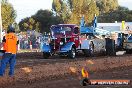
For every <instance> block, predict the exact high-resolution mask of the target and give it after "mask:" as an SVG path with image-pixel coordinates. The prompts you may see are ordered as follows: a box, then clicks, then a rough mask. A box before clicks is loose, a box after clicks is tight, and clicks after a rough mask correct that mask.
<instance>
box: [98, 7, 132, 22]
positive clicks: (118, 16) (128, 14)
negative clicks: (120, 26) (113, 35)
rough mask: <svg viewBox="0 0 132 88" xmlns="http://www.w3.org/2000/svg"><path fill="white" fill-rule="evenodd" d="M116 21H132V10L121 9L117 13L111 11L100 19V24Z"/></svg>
mask: <svg viewBox="0 0 132 88" xmlns="http://www.w3.org/2000/svg"><path fill="white" fill-rule="evenodd" d="M115 21H119V22H121V21H126V22H131V21H132V10H129V9H128V8H126V7H119V8H118V9H117V10H115V11H111V12H108V13H105V14H102V15H100V16H99V17H98V22H103V23H104V22H106V23H108V22H115Z"/></svg>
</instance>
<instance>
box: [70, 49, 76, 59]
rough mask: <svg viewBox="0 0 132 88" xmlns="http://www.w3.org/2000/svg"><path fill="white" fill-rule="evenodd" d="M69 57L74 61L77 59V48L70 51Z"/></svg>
mask: <svg viewBox="0 0 132 88" xmlns="http://www.w3.org/2000/svg"><path fill="white" fill-rule="evenodd" d="M68 56H69V57H70V58H72V59H74V58H75V57H76V50H75V48H72V49H71V50H70V51H69V54H68Z"/></svg>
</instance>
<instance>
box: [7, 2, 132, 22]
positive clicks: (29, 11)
mask: <svg viewBox="0 0 132 88" xmlns="http://www.w3.org/2000/svg"><path fill="white" fill-rule="evenodd" d="M52 1H53V0H9V2H10V3H12V4H13V7H14V9H15V10H16V11H17V18H16V21H17V22H19V21H20V20H21V19H22V18H25V17H30V16H31V15H34V14H35V13H36V12H37V11H38V10H39V9H49V10H51V8H52ZM118 1H119V4H120V5H122V6H126V7H128V8H129V9H131V10H132V0H118Z"/></svg>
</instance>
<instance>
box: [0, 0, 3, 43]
mask: <svg viewBox="0 0 132 88" xmlns="http://www.w3.org/2000/svg"><path fill="white" fill-rule="evenodd" d="M1 2H2V1H1V0H0V42H1V43H2V38H3V36H2V14H1V12H2V11H1V9H2V7H1Z"/></svg>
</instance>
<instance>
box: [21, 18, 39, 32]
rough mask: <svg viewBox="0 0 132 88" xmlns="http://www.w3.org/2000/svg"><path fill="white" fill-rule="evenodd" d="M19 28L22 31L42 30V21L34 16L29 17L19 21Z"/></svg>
mask: <svg viewBox="0 0 132 88" xmlns="http://www.w3.org/2000/svg"><path fill="white" fill-rule="evenodd" d="M19 28H20V30H21V31H27V30H36V31H38V32H39V31H40V23H39V22H38V21H36V20H35V19H34V18H32V17H29V18H25V19H23V20H21V21H20V22H19Z"/></svg>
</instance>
